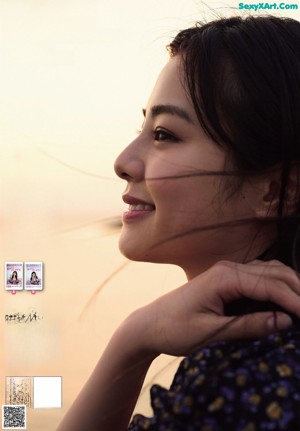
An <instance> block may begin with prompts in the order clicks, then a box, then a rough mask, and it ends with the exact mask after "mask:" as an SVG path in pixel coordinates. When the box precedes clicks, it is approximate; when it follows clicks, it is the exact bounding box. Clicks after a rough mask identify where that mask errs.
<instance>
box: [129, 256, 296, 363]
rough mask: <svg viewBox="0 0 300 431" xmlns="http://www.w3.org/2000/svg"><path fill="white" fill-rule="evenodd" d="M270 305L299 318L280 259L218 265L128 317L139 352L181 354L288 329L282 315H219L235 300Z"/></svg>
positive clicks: (291, 277) (292, 278)
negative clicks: (217, 343)
mask: <svg viewBox="0 0 300 431" xmlns="http://www.w3.org/2000/svg"><path fill="white" fill-rule="evenodd" d="M245 297H246V298H251V299H254V300H258V301H270V302H273V303H275V304H278V305H280V306H281V307H282V308H284V309H285V310H287V313H291V314H295V315H297V316H299V317H300V281H299V279H298V276H297V274H296V273H295V271H293V270H292V269H291V268H289V267H288V266H286V265H284V264H282V263H281V262H279V261H275V260H272V261H268V262H262V261H258V260H255V261H253V262H250V263H247V264H239V263H234V262H228V261H221V262H218V263H217V264H215V265H214V266H212V267H211V268H210V269H209V270H207V271H206V272H204V273H202V274H200V275H198V276H197V277H195V278H194V279H192V280H190V281H189V282H188V283H186V284H184V285H183V286H181V287H179V288H177V289H175V290H173V291H171V292H169V293H168V294H166V295H164V296H162V297H160V298H158V299H157V300H155V301H154V302H152V303H150V304H149V305H147V306H145V307H142V308H140V309H138V310H137V311H135V312H134V313H133V314H132V315H130V316H129V318H128V319H127V324H129V325H130V329H129V331H130V333H131V334H132V336H134V337H135V342H136V343H137V345H138V346H139V348H142V349H144V351H145V352H149V354H150V355H151V354H153V355H154V356H155V355H159V354H160V353H166V354H170V355H174V356H183V355H186V354H189V353H190V352H192V351H194V350H196V349H197V348H199V347H200V346H203V345H205V344H208V343H209V342H211V341H216V340H229V339H238V338H252V337H263V336H265V335H268V334H270V333H271V332H274V331H276V330H279V329H284V328H286V327H288V326H290V325H291V323H292V322H291V318H290V317H289V316H288V315H287V314H285V313H282V312H270V311H269V312H259V313H251V314H248V315H244V316H238V317H232V316H231V317H228V316H224V305H225V304H226V303H229V302H232V301H234V300H237V299H240V298H245Z"/></svg>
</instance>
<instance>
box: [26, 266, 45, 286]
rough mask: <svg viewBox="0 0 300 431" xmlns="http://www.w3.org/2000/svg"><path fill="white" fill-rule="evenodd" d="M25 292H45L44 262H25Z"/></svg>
mask: <svg viewBox="0 0 300 431" xmlns="http://www.w3.org/2000/svg"><path fill="white" fill-rule="evenodd" d="M25 290H31V291H34V290H43V263H42V262H25Z"/></svg>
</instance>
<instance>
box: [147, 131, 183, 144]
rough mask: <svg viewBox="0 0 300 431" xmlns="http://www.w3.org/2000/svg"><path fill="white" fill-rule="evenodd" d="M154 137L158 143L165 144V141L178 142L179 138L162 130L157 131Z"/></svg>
mask: <svg viewBox="0 0 300 431" xmlns="http://www.w3.org/2000/svg"><path fill="white" fill-rule="evenodd" d="M153 136H154V139H155V141H158V142H165V141H168V142H178V138H176V136H174V135H172V134H171V133H170V132H168V131H166V130H164V129H161V128H157V129H155V130H154V133H153Z"/></svg>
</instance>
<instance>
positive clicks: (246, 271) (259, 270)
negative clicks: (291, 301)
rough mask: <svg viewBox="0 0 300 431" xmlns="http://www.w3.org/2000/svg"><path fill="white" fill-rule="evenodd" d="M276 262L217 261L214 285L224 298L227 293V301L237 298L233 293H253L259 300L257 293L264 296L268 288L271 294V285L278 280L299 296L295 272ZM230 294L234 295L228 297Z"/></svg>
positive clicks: (298, 282)
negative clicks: (240, 262)
mask: <svg viewBox="0 0 300 431" xmlns="http://www.w3.org/2000/svg"><path fill="white" fill-rule="evenodd" d="M277 262H278V261H270V262H269V263H268V264H264V265H261V264H255V265H254V264H252V265H248V264H246V265H245V264H236V263H232V262H219V264H217V265H216V267H215V270H216V271H217V277H218V274H219V280H217V283H216V286H219V289H218V287H217V290H219V292H220V294H221V296H223V295H224V299H225V296H226V295H227V294H228V295H229V297H228V300H229V301H230V300H233V299H237V297H236V296H235V295H238V294H239V295H240V296H239V297H241V296H243V295H245V296H247V297H253V296H252V295H254V297H253V299H258V300H259V299H260V298H259V297H257V295H258V296H259V295H260V294H262V296H265V294H266V293H267V292H268V290H269V291H270V292H269V293H270V294H271V293H272V286H273V285H275V286H276V285H277V284H278V283H279V282H280V283H282V284H281V286H284V287H285V289H286V291H287V292H288V291H289V290H290V291H293V292H294V294H296V295H299V296H300V280H299V278H298V275H297V274H296V272H295V271H294V270H292V269H291V268H289V267H288V266H286V265H284V264H280V265H279V264H277ZM218 281H219V282H218ZM233 287H235V289H234V288H233ZM258 287H260V288H261V289H262V288H263V287H264V290H263V291H262V292H258V291H257V289H258ZM274 290H275V289H274ZM222 291H223V292H222ZM251 291H252V292H251ZM230 294H232V295H233V296H234V297H230ZM249 295H250V296H249ZM268 299H269V298H268ZM262 300H267V298H262ZM227 302H228V301H227Z"/></svg>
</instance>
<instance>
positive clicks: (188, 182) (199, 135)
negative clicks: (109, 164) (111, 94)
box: [115, 55, 270, 278]
mask: <svg viewBox="0 0 300 431" xmlns="http://www.w3.org/2000/svg"><path fill="white" fill-rule="evenodd" d="M183 82H184V80H183V74H182V63H181V57H180V55H177V56H175V57H173V58H171V59H170V60H169V62H168V63H167V64H166V66H165V67H164V69H163V70H162V72H161V74H160V75H159V77H158V80H157V82H156V85H155V87H154V90H153V92H152V94H151V96H150V99H149V101H148V104H147V107H146V110H145V112H144V115H145V119H144V123H143V127H142V130H141V132H140V134H139V135H138V136H137V138H136V139H135V140H134V141H133V142H132V143H131V144H130V145H129V146H128V147H127V148H126V149H125V150H124V151H123V152H122V153H121V154H120V155H119V157H118V158H117V160H116V162H115V171H116V173H117V174H118V175H119V176H120V177H121V178H122V179H124V180H126V181H127V187H126V190H125V193H124V195H123V200H124V202H125V203H127V204H128V205H129V208H128V211H127V212H125V213H124V214H123V228H122V232H121V236H120V242H119V246H120V250H121V252H122V253H123V254H124V255H125V256H126V257H128V258H129V259H132V260H138V261H149V262H157V263H171V264H176V265H179V266H181V267H182V268H183V269H184V270H185V272H186V274H187V276H188V277H189V278H191V277H193V276H195V275H197V274H198V273H199V271H200V272H201V271H202V270H205V269H207V268H208V267H209V266H211V265H212V264H214V263H215V262H217V261H219V260H221V259H230V260H235V261H242V260H243V259H245V258H247V259H248V260H250V259H253V258H255V257H256V256H258V253H261V252H262V251H263V250H264V247H266V245H268V244H267V242H266V238H262V237H260V236H259V235H258V237H260V241H259V242H257V244H256V245H254V246H253V247H252V251H251V252H249V244H250V243H253V238H254V236H255V235H256V234H257V224H256V223H255V221H253V222H252V223H246V224H238V225H237V226H232V227H231V228H228V225H227V226H226V223H227V224H228V222H232V221H233V220H240V219H245V218H246V219H248V218H253V217H255V216H256V215H257V212H258V210H259V209H260V208H259V197H260V196H261V193H258V189H259V184H258V183H257V182H254V181H244V183H243V184H242V186H241V187H240V188H239V191H238V192H237V193H233V194H230V193H228V184H229V182H230V181H234V178H230V177H228V176H226V175H224V172H226V171H227V172H228V171H233V170H234V164H233V162H232V160H231V158H230V155H229V153H228V151H226V149H225V148H224V147H222V146H220V145H217V144H216V143H215V142H213V141H212V139H211V138H210V137H208V136H207V134H206V133H205V132H204V131H203V129H202V128H201V126H200V124H199V121H198V119H197V116H196V113H195V110H194V108H193V105H192V103H191V101H190V98H189V96H188V93H187V91H186V90H185V88H184V86H183ZM214 226H215V228H214ZM216 226H218V227H216ZM269 242H270V239H269Z"/></svg>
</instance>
